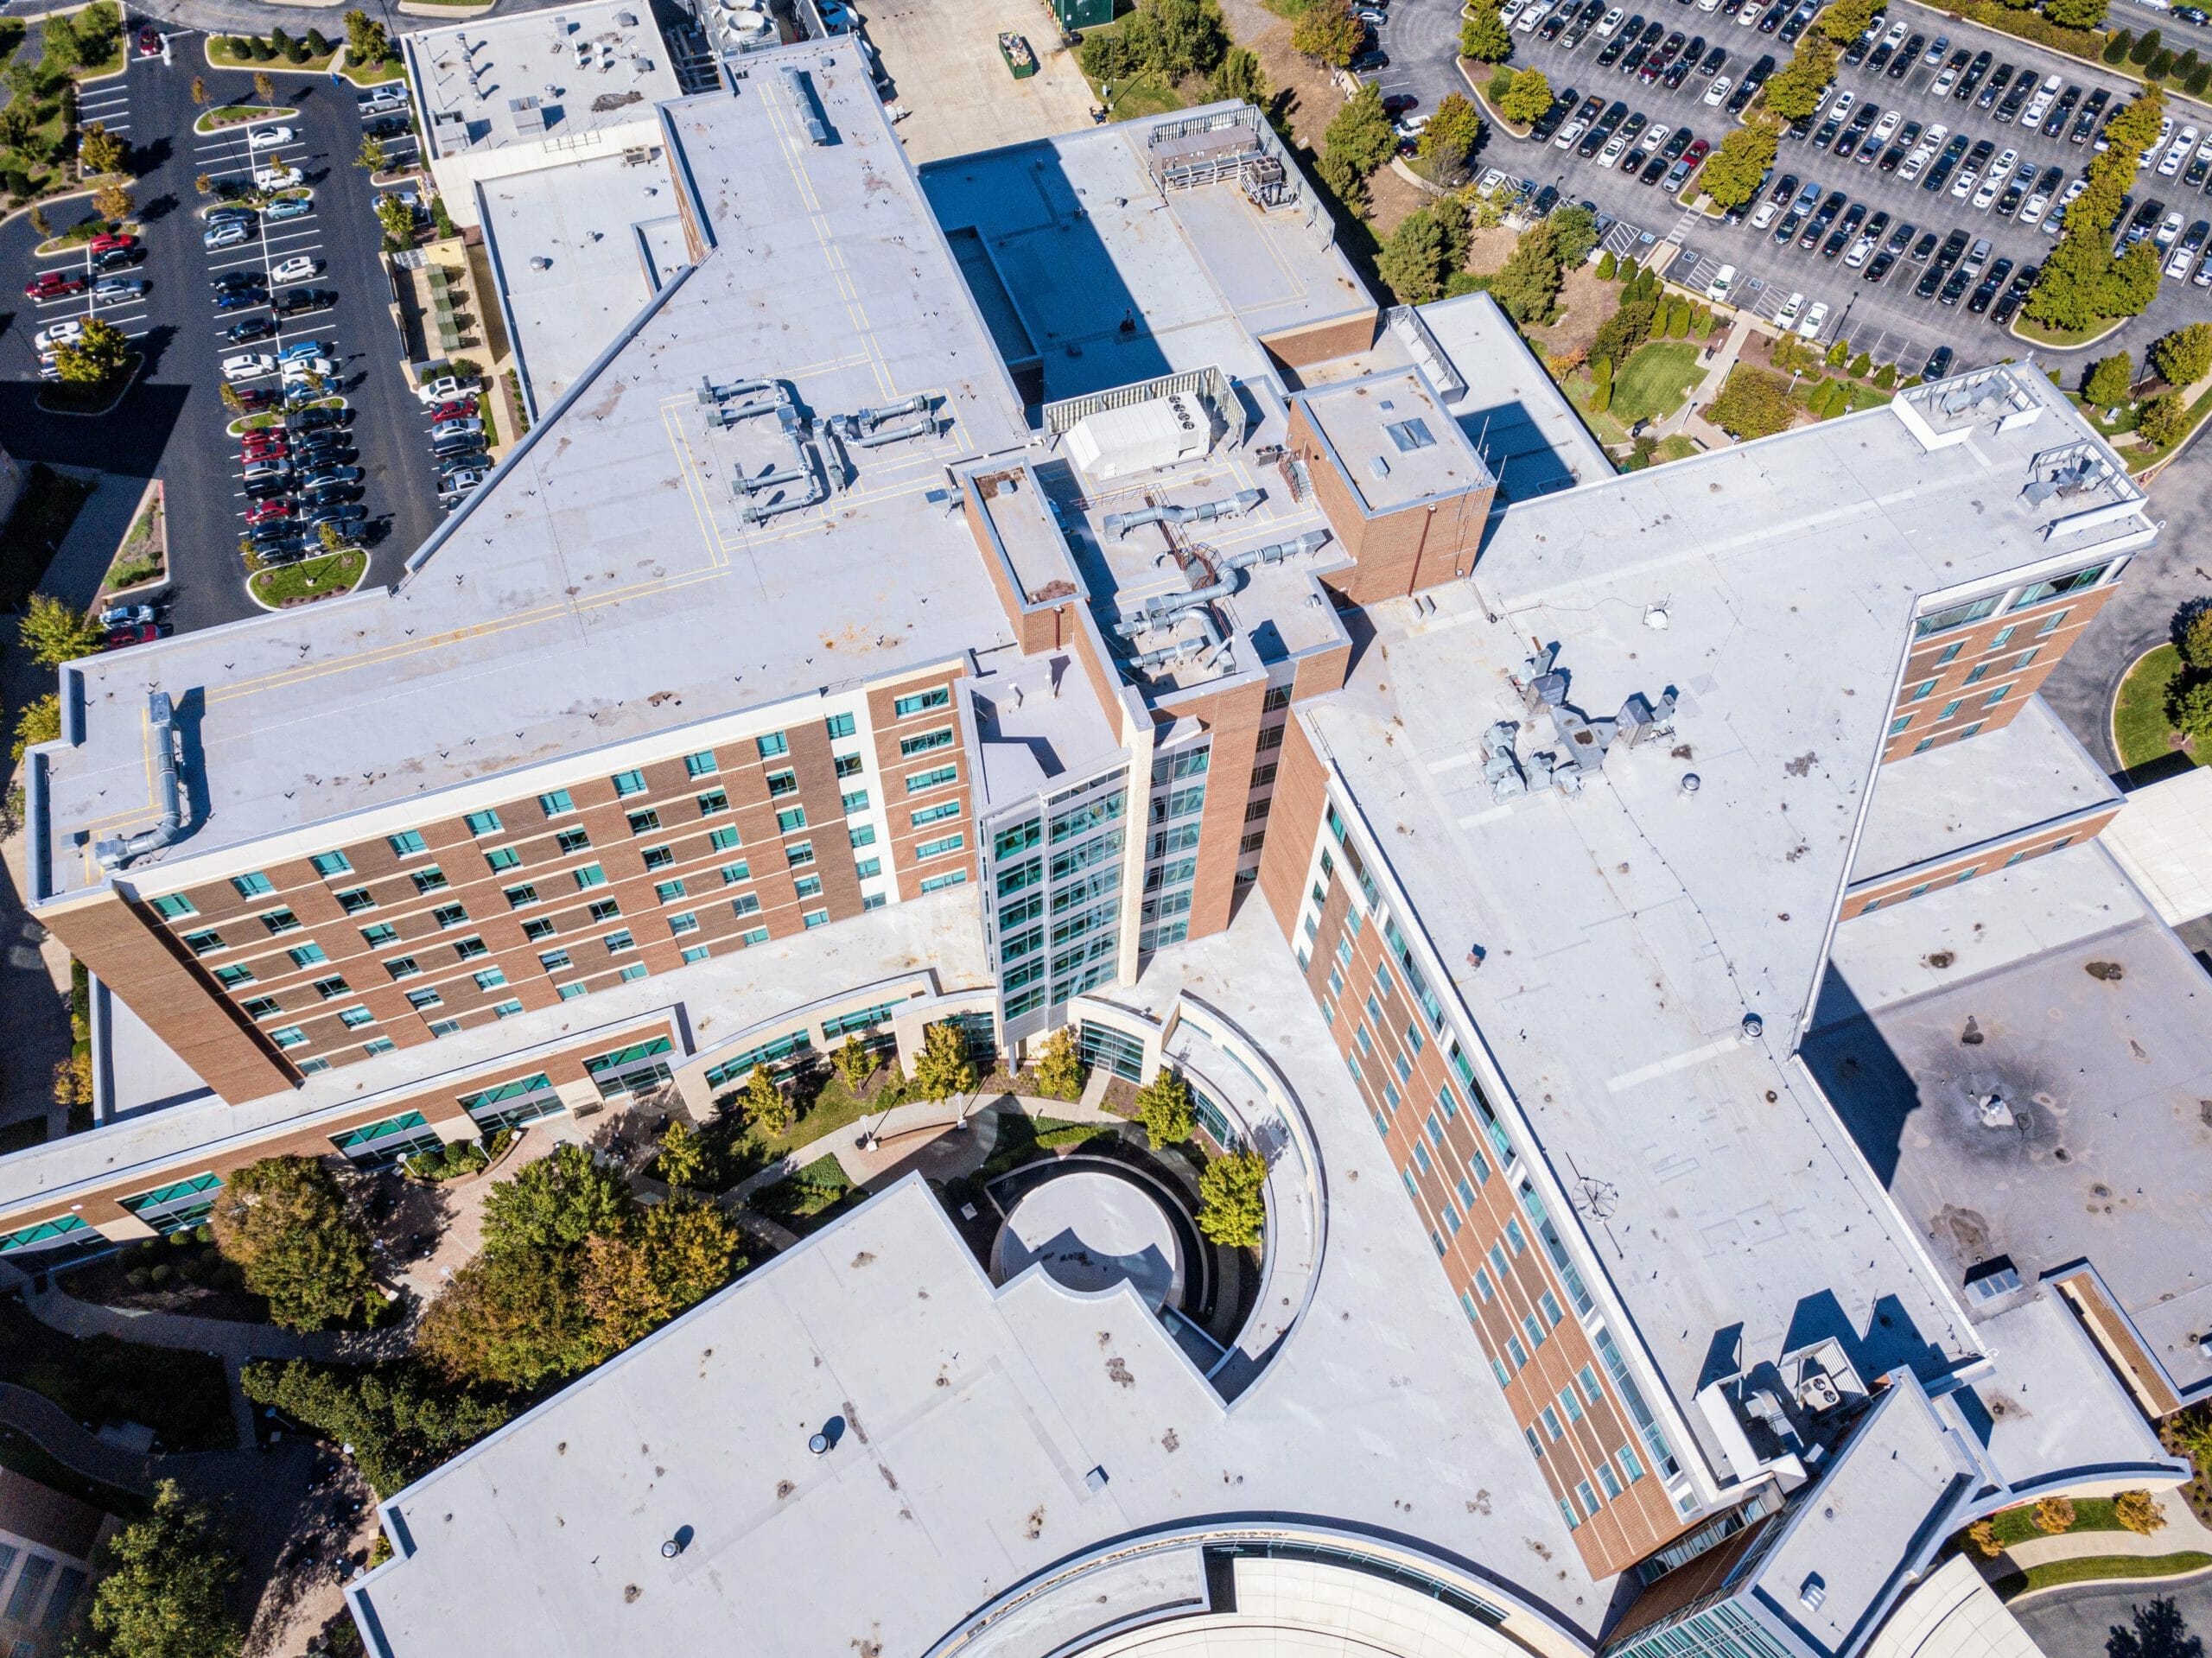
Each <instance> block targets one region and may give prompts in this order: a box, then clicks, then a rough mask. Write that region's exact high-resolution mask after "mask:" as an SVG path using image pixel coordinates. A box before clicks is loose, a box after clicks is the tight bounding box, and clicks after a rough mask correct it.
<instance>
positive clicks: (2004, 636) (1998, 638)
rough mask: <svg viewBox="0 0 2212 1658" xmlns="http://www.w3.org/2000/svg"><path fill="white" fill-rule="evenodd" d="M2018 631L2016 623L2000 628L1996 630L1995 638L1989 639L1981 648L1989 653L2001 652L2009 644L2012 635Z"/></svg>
mask: <svg viewBox="0 0 2212 1658" xmlns="http://www.w3.org/2000/svg"><path fill="white" fill-rule="evenodd" d="M2019 631H2020V629H2019V625H2018V623H2017V622H2016V623H2012V624H2011V625H2009V626H2004V627H2000V628H1999V629H1998V630H1997V632H1996V634H1995V636H1994V637H1993V638H1991V640H1990V641H1989V643H1988V645H1986V646H1985V647H1983V648H1984V649H1986V650H1990V651H2002V650H2003V649H2004V648H2005V645H2008V644H2009V643H2011V641H2012V635H2014V634H2015V633H2017V632H2019Z"/></svg>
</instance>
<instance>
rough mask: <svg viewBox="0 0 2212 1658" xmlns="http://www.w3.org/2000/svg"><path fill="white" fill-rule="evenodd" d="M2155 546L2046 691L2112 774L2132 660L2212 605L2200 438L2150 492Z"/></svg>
mask: <svg viewBox="0 0 2212 1658" xmlns="http://www.w3.org/2000/svg"><path fill="white" fill-rule="evenodd" d="M2151 508H2152V516H2153V517H2154V518H2158V519H2160V520H2162V521H2163V522H2164V529H2163V530H2161V531H2160V532H2159V536H2158V542H2157V543H2156V544H2155V545H2154V546H2152V549H2150V550H2149V551H2148V552H2146V553H2145V554H2143V555H2142V556H2139V558H2137V559H2136V561H2135V562H2133V564H2131V565H2129V566H2128V567H2127V574H2126V575H2125V576H2123V577H2121V578H2120V591H2119V592H2118V593H2117V594H2115V595H2114V596H2113V599H2112V600H2111V601H2110V602H2109V603H2108V604H2107V605H2106V606H2105V607H2104V609H2103V611H2102V612H2101V613H2099V615H2098V617H2097V619H2096V620H2095V622H2094V623H2093V624H2092V625H2091V626H2089V627H2088V629H2087V630H2086V631H2085V632H2083V633H2082V638H2080V639H2079V640H2077V641H2076V642H2075V645H2074V648H2073V649H2072V650H2071V651H2068V652H2067V653H2066V657H2065V659H2064V660H2063V661H2062V662H2061V663H2060V664H2058V666H2057V667H2056V668H2055V669H2053V670H2051V675H2050V678H2049V679H2046V680H2045V681H2044V683H2043V699H2044V702H2047V703H2049V704H2050V708H2051V710H2052V712H2054V713H2056V715H2058V717H2059V718H2060V719H2061V720H2063V721H2065V722H2066V728H2067V729H2068V730H2069V731H2071V732H2072V733H2073V734H2075V737H2076V738H2078V739H2080V740H2081V742H2082V746H2084V747H2086V748H2087V749H2088V751H2089V753H2092V754H2094V755H2095V756H2096V758H2097V762H2098V764H2100V765H2102V766H2104V767H2105V768H2106V770H2107V771H2109V772H2118V771H2119V770H2120V757H2119V755H2118V754H2116V753H2113V746H2112V702H2113V696H2114V694H2115V693H2117V692H2118V690H2119V689H2120V678H2121V676H2123V675H2124V674H2126V671H2127V670H2128V666H2129V664H2132V663H2133V661H2134V660H2135V659H2136V657H2139V656H2141V655H2142V654H2143V653H2144V652H2145V651H2148V650H2150V649H2152V647H2153V646H2154V645H2164V643H2166V641H2167V639H2168V638H2169V637H2170V632H2169V630H2170V627H2171V623H2172V621H2173V615H2174V612H2175V611H2177V610H2178V609H2179V608H2180V607H2182V606H2183V605H2184V604H2186V603H2187V602H2188V601H2189V600H2192V599H2206V598H2212V441H2208V440H2207V439H2205V438H2203V437H2201V436H2200V437H2198V438H2197V439H2196V441H2193V442H2192V443H2190V446H2189V448H2186V449H2184V450H2183V452H2182V453H2181V454H2180V455H2179V456H2178V457H2177V459H2175V460H2174V461H2171V462H2169V463H2168V464H2167V467H2166V469H2165V470H2164V472H2162V473H2159V474H2158V479H2157V480H2156V481H2154V482H2153V483H2152V486H2151Z"/></svg>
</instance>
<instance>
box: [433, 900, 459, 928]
mask: <svg viewBox="0 0 2212 1658" xmlns="http://www.w3.org/2000/svg"><path fill="white" fill-rule="evenodd" d="M430 919H431V920H433V921H435V922H436V923H437V924H438V927H439V930H440V931H444V930H446V929H448V928H451V927H458V926H461V925H462V924H465V923H466V922H467V919H468V906H467V905H465V904H441V905H438V907H437V908H436V909H435V910H433V911H431V912H430Z"/></svg>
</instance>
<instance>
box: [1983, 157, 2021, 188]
mask: <svg viewBox="0 0 2212 1658" xmlns="http://www.w3.org/2000/svg"><path fill="white" fill-rule="evenodd" d="M2019 164H2020V152H2019V151H2018V150H2017V149H2004V150H1999V152H1998V155H1997V159H1996V160H1995V161H1993V162H1990V164H1989V176H1990V177H1992V178H1993V179H1995V180H1996V181H1998V182H1999V183H2000V184H2001V183H2003V182H2004V181H2005V180H2006V179H2008V178H2010V177H2012V169H2013V168H2015V167H2018V165H2019Z"/></svg>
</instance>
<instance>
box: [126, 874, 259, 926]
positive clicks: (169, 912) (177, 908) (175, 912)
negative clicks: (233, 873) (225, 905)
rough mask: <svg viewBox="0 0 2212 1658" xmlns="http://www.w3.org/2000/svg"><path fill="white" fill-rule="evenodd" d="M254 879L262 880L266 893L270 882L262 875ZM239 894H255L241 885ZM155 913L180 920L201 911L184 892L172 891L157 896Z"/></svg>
mask: <svg viewBox="0 0 2212 1658" xmlns="http://www.w3.org/2000/svg"><path fill="white" fill-rule="evenodd" d="M254 879H255V880H259V881H261V886H260V888H259V890H260V891H262V892H264V893H265V892H267V891H268V890H269V883H268V882H267V881H266V880H263V879H262V877H260V876H258V875H257V876H255V877H254ZM231 885H232V886H238V883H237V882H236V881H232V883H231ZM238 896H239V897H241V898H251V897H253V896H254V894H253V893H249V892H247V891H246V890H245V888H244V887H239V888H238ZM154 913H155V914H156V915H158V916H160V917H161V918H162V919H163V920H164V921H179V920H181V919H183V918H185V917H186V916H188V915H198V914H199V913H200V912H199V911H198V910H197V909H195V908H194V906H193V903H192V900H191V899H188V898H187V897H185V895H184V894H183V893H170V894H168V897H166V898H157V899H155V900H154Z"/></svg>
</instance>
